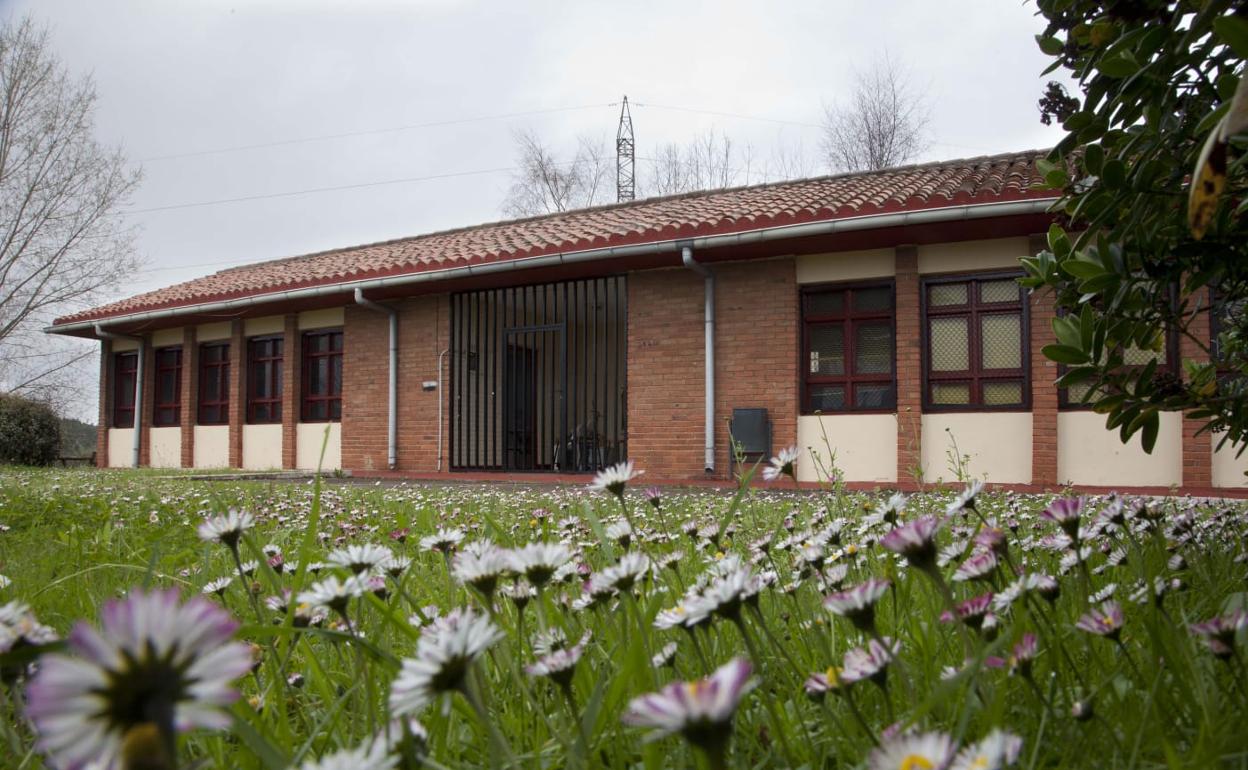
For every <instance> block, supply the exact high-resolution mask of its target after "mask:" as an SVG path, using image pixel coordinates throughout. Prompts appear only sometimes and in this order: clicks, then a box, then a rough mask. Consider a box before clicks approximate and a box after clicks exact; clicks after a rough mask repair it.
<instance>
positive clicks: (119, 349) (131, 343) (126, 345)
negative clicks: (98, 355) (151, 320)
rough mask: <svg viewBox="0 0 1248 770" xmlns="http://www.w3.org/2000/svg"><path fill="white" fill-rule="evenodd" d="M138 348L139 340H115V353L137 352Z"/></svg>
mask: <svg viewBox="0 0 1248 770" xmlns="http://www.w3.org/2000/svg"><path fill="white" fill-rule="evenodd" d="M138 347H139V341H138V340H113V352H114V353H124V352H126V351H127V350H137V349H138Z"/></svg>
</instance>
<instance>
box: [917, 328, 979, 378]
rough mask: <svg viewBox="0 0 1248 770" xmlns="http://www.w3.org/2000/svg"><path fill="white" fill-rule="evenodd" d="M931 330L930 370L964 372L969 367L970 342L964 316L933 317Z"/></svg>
mask: <svg viewBox="0 0 1248 770" xmlns="http://www.w3.org/2000/svg"><path fill="white" fill-rule="evenodd" d="M928 324H929V329H930V331H931V351H930V353H931V362H930V366H931V370H932V371H933V372H964V371H966V370H968V369H970V368H971V356H970V342H969V339H968V335H967V328H968V327H967V322H966V319H965V318H933V319H931V320H930V321H928Z"/></svg>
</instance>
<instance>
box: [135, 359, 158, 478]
mask: <svg viewBox="0 0 1248 770" xmlns="http://www.w3.org/2000/svg"><path fill="white" fill-rule="evenodd" d="M143 350H144V352H143V383H142V385H140V387H141V388H142V390H143V403H142V404H140V406H141V407H142V412H143V413H142V414H141V415H140V416H139V435H140V438H139V465H141V466H143V467H147V466H149V465H151V464H152V415H153V414H155V412H156V348H155V346H154V345H152V339H151V337H148V338H147V344H145V345H144V346H143Z"/></svg>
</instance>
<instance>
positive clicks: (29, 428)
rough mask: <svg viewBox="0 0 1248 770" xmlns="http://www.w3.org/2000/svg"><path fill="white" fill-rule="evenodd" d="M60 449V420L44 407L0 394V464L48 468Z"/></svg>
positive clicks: (24, 399) (18, 397) (23, 399)
mask: <svg viewBox="0 0 1248 770" xmlns="http://www.w3.org/2000/svg"><path fill="white" fill-rule="evenodd" d="M60 448H61V421H60V418H58V417H57V416H56V413H55V412H53V411H52V409H51V408H50V407H48V406H47V405H45V404H40V403H39V402H37V401H31V400H30V399H26V398H22V397H21V396H13V395H0V464H6V465H49V464H51V463H52V462H54V461H55V460H56V457H57V453H58V452H59V451H60Z"/></svg>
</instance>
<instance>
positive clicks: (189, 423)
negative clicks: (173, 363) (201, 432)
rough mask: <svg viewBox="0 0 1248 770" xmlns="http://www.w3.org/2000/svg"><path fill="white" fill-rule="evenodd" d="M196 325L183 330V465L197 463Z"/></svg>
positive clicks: (181, 398) (180, 396) (197, 363)
mask: <svg viewBox="0 0 1248 770" xmlns="http://www.w3.org/2000/svg"><path fill="white" fill-rule="evenodd" d="M196 337H197V335H196V332H195V327H194V326H187V327H186V328H184V329H183V330H182V392H181V393H180V394H178V399H179V401H180V408H181V410H182V420H181V426H182V436H181V437H182V467H183V468H192V467H194V465H195V422H196V419H197V416H196V412H198V411H199V342H198V340H197V339H196Z"/></svg>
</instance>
